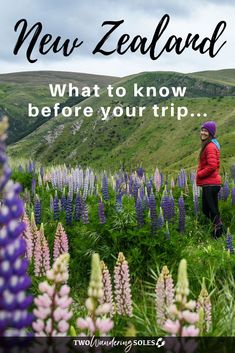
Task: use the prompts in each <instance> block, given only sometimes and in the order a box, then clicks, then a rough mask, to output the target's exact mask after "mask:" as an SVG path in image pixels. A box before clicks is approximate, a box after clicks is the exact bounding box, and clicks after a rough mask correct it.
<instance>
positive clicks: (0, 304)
mask: <svg viewBox="0 0 235 353" xmlns="http://www.w3.org/2000/svg"><path fill="white" fill-rule="evenodd" d="M7 127H8V122H7V119H6V118H3V120H2V121H1V123H0V193H1V205H0V336H26V335H27V330H26V328H27V327H28V326H31V322H32V315H31V314H29V313H28V311H27V309H28V307H29V305H30V304H31V302H32V297H31V296H27V294H26V291H27V290H28V288H29V286H30V285H31V281H30V278H29V277H28V275H27V268H28V260H27V259H26V258H25V257H24V255H25V252H26V244H25V240H24V239H23V236H22V233H23V231H24V229H25V224H24V222H23V221H21V220H20V219H21V217H22V216H23V214H24V206H23V202H22V200H21V199H20V197H19V193H20V191H21V188H20V186H19V184H14V183H13V181H12V180H9V178H10V174H11V170H10V168H9V166H8V161H7V156H6V145H5V141H6V137H7V135H6V133H5V131H6V129H7Z"/></svg>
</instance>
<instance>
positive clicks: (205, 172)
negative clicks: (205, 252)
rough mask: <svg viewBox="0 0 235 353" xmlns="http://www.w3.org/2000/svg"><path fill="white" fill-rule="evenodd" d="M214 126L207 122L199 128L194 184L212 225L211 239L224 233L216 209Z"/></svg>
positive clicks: (217, 180) (217, 153)
mask: <svg viewBox="0 0 235 353" xmlns="http://www.w3.org/2000/svg"><path fill="white" fill-rule="evenodd" d="M215 132H216V124H215V122H214V121H207V122H205V123H204V124H203V125H202V127H201V133H200V137H201V141H202V148H201V152H200V156H199V164H198V169H197V178H196V182H197V185H198V186H201V187H202V211H203V213H204V214H205V215H206V216H207V217H208V218H210V220H211V222H212V223H213V237H214V238H218V237H220V236H221V235H222V234H223V232H224V226H223V224H222V222H221V219H220V213H219V207H218V193H219V191H220V188H221V184H222V180H221V176H220V175H219V167H220V145H219V143H218V141H217V140H216V139H215Z"/></svg>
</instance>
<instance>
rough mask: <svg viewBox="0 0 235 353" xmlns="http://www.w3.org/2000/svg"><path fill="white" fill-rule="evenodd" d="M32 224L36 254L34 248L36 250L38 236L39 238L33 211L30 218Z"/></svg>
mask: <svg viewBox="0 0 235 353" xmlns="http://www.w3.org/2000/svg"><path fill="white" fill-rule="evenodd" d="M30 226H31V230H32V240H33V254H34V250H35V246H36V242H37V238H38V228H37V225H36V222H35V217H34V213H33V212H32V213H31V218H30Z"/></svg>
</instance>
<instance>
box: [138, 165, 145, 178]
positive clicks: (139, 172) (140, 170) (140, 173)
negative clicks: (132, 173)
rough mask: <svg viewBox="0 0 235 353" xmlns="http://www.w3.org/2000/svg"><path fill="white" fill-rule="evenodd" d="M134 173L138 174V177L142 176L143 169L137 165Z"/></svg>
mask: <svg viewBox="0 0 235 353" xmlns="http://www.w3.org/2000/svg"><path fill="white" fill-rule="evenodd" d="M136 173H137V175H138V177H139V178H143V176H144V169H143V168H142V167H139V168H137V169H136Z"/></svg>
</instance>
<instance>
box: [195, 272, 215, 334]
mask: <svg viewBox="0 0 235 353" xmlns="http://www.w3.org/2000/svg"><path fill="white" fill-rule="evenodd" d="M196 308H197V312H198V313H199V327H200V329H201V330H200V331H201V332H200V333H201V335H202V334H203V333H204V332H206V333H208V332H209V331H210V329H211V325H212V317H211V311H212V310H211V301H210V297H209V295H208V292H207V289H206V285H205V279H204V278H203V282H202V289H201V292H200V295H199V297H198V300H197V306H196ZM200 318H201V320H200ZM200 321H202V322H200Z"/></svg>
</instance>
